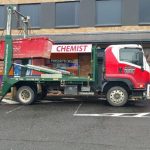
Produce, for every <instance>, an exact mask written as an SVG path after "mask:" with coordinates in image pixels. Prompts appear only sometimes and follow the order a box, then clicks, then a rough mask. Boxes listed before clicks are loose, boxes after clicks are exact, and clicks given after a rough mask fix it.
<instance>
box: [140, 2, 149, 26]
mask: <svg viewBox="0 0 150 150" xmlns="http://www.w3.org/2000/svg"><path fill="white" fill-rule="evenodd" d="M139 12H140V14H139V16H140V17H139V23H140V24H150V0H140V11H139Z"/></svg>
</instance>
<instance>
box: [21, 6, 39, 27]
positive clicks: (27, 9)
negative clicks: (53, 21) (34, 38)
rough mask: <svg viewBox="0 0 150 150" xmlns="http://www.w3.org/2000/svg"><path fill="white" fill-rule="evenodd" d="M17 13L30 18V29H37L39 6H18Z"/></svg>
mask: <svg viewBox="0 0 150 150" xmlns="http://www.w3.org/2000/svg"><path fill="white" fill-rule="evenodd" d="M19 11H20V12H21V13H22V14H23V15H25V16H29V17H30V22H29V27H31V28H39V27H40V14H41V5H40V4H25V5H19ZM20 19H21V18H20ZM20 26H21V23H20Z"/></svg>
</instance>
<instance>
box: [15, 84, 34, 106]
mask: <svg viewBox="0 0 150 150" xmlns="http://www.w3.org/2000/svg"><path fill="white" fill-rule="evenodd" d="M16 98H17V100H18V101H19V102H20V103H21V104H24V105H30V104H32V103H33V102H34V100H35V98H36V94H35V91H34V90H33V89H32V88H31V87H30V86H22V87H20V88H19V89H18V90H17V93H16Z"/></svg>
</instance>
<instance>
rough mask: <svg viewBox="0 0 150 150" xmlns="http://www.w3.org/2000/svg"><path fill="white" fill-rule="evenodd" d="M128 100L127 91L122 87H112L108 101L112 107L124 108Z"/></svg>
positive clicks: (108, 93) (108, 94)
mask: <svg viewBox="0 0 150 150" xmlns="http://www.w3.org/2000/svg"><path fill="white" fill-rule="evenodd" d="M127 100H128V93H127V91H126V90H125V89H124V88H122V87H120V86H116V87H112V88H110V89H109V90H108V92H107V101H108V103H109V104H110V105H112V106H123V105H125V104H126V102H127Z"/></svg>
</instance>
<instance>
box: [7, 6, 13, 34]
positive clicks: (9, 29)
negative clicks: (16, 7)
mask: <svg viewBox="0 0 150 150" xmlns="http://www.w3.org/2000/svg"><path fill="white" fill-rule="evenodd" d="M11 20H12V8H11V7H8V8H7V27H6V34H7V35H11Z"/></svg>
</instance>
